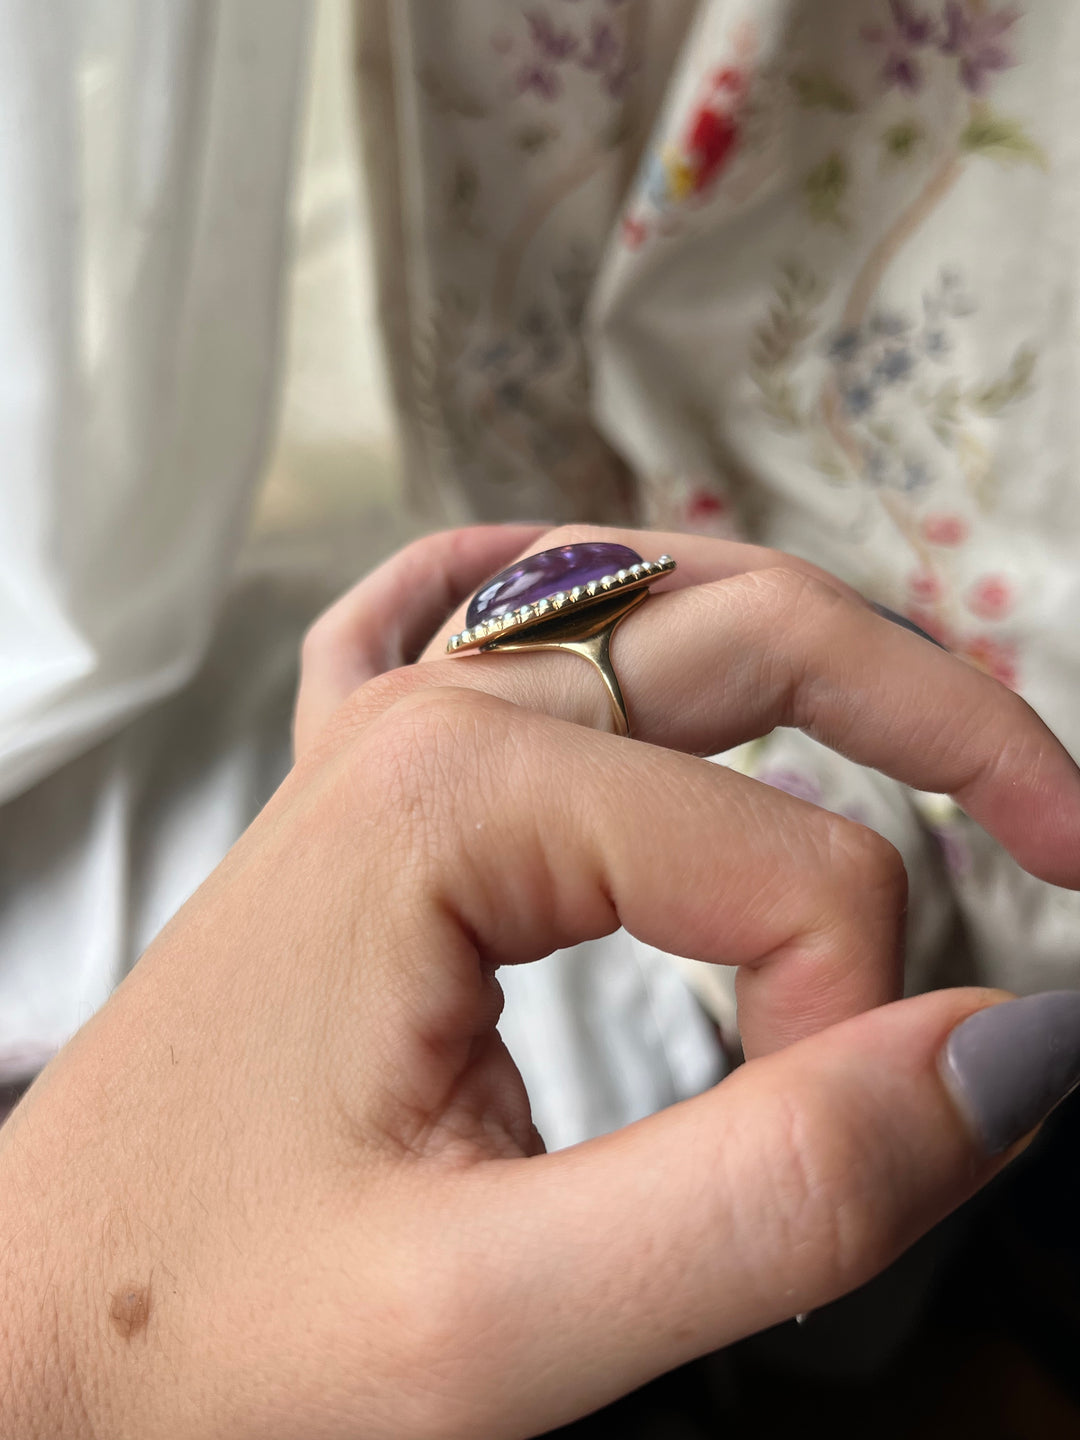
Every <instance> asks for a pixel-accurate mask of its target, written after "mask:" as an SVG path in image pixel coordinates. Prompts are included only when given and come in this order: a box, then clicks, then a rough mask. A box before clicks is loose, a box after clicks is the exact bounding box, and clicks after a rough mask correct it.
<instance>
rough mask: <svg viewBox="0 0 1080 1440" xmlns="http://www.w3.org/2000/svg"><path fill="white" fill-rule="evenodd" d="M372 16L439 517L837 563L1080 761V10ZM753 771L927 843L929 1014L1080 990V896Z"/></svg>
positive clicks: (374, 109)
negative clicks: (1024, 994) (1000, 687)
mask: <svg viewBox="0 0 1080 1440" xmlns="http://www.w3.org/2000/svg"><path fill="white" fill-rule="evenodd" d="M358 14H359V17H360V37H359V38H360V45H359V54H360V64H361V93H362V99H363V103H364V105H365V108H366V110H367V120H368V127H367V131H368V135H369V136H370V137H372V138H371V139H370V142H369V143H370V148H371V152H372V153H371V156H370V162H371V163H370V167H369V168H370V170H371V173H372V176H373V184H374V187H375V192H376V205H375V210H376V213H377V215H378V217H379V226H380V236H379V250H380V266H381V283H382V293H383V297H384V309H385V317H386V325H387V334H388V337H389V341H390V345H389V349H390V358H391V366H392V370H393V374H394V381H395V388H396V393H397V399H398V403H399V407H400V409H401V412H402V416H403V420H404V428H405V434H406V442H407V449H408V461H409V466H408V468H409V472H410V475H411V476H412V479H413V483H414V485H415V487H416V490H417V492H418V494H419V495H420V496H421V497H422V498H424V499H425V500H426V501H427V502H428V503H429V505H431V506H432V507H433V508H439V509H441V510H442V511H443V512H444V513H446V512H447V511H449V512H450V513H452V514H456V515H462V514H465V515H471V516H475V517H478V518H479V517H483V518H509V517H515V516H527V517H530V518H537V517H550V518H551V519H589V520H597V521H626V520H631V521H635V522H639V523H642V524H650V525H659V526H663V527H665V528H683V529H689V530H695V531H702V532H706V533H713V534H722V535H734V536H740V537H744V538H748V539H753V540H755V541H758V542H760V543H765V544H769V545H774V546H777V547H779V548H782V549H784V550H788V551H791V552H793V553H795V554H798V555H802V556H805V557H807V558H809V559H812V560H814V561H815V562H817V563H818V564H820V565H823V566H825V567H827V568H828V569H830V570H832V571H834V572H835V573H837V574H839V575H841V576H843V577H844V578H845V579H846V580H848V581H849V582H851V583H852V584H854V585H855V586H857V587H858V588H859V589H860V590H862V591H863V593H865V594H866V595H867V596H868V597H870V598H872V599H874V600H876V601H879V602H881V603H883V604H886V605H888V606H890V607H891V608H893V609H894V610H897V611H901V612H903V613H904V614H905V615H907V616H908V617H910V618H911V619H912V620H914V621H916V622H917V623H918V624H919V625H921V626H922V627H923V628H925V629H926V630H928V631H930V632H931V633H932V634H933V635H935V636H936V637H937V638H939V639H940V640H941V641H942V642H943V643H944V644H946V645H947V646H948V647H949V648H950V649H952V650H953V651H954V652H955V653H957V654H958V655H961V656H962V657H963V658H964V659H966V660H967V661H968V662H969V663H971V664H973V665H977V666H980V667H981V668H983V669H985V670H987V671H988V672H989V673H991V674H992V675H995V676H996V677H997V678H998V679H999V680H1001V681H1002V682H1003V683H1004V684H1006V685H1010V686H1012V687H1014V688H1015V689H1017V690H1019V691H1020V692H1021V693H1022V694H1023V695H1024V696H1025V697H1026V698H1027V699H1028V700H1029V701H1030V702H1031V703H1032V704H1033V705H1034V706H1035V708H1036V709H1037V710H1038V711H1039V712H1040V713H1041V714H1042V715H1043V716H1044V717H1045V718H1046V720H1047V721H1048V722H1049V724H1050V725H1051V726H1052V727H1053V728H1054V729H1055V730H1056V731H1057V733H1058V734H1059V735H1061V736H1062V738H1063V739H1064V741H1065V743H1066V744H1067V745H1069V746H1070V747H1071V748H1072V750H1073V752H1074V754H1077V755H1080V631H1078V627H1077V624H1076V622H1075V618H1074V616H1075V611H1074V604H1075V603H1076V602H1077V600H1078V598H1080V597H1078V592H1080V475H1078V473H1077V467H1078V463H1080V429H1078V427H1080V407H1078V406H1077V403H1076V398H1075V391H1076V387H1077V378H1078V377H1077V372H1078V368H1080V339H1078V334H1080V332H1078V318H1077V315H1078V299H1080V142H1078V141H1077V140H1076V138H1075V137H1076V136H1077V135H1078V134H1080V98H1078V96H1077V90H1076V86H1075V82H1074V77H1075V72H1076V65H1077V60H1078V58H1080V8H1078V7H1076V6H1073V5H1071V4H1070V3H1068V0H1045V3H1042V4H1039V5H1021V4H1004V3H1001V0H815V3H813V4H804V3H799V0H447V3H440V4H439V5H437V6H435V5H429V4H425V3H423V0H401V3H398V0H366V3H364V4H362V5H360V6H359V9H358ZM729 758H731V760H732V763H736V764H738V765H740V766H741V767H742V768H744V769H747V770H749V771H750V772H751V773H754V774H756V775H757V776H758V777H759V778H760V779H762V780H765V781H767V782H768V783H771V784H775V785H780V786H782V787H783V788H785V789H788V790H792V791H793V792H795V793H798V794H801V795H805V796H806V797H807V798H810V799H812V800H814V801H816V802H817V803H820V804H823V805H826V806H829V807H831V808H834V809H837V810H843V811H845V812H846V813H849V814H852V815H854V816H855V817H857V818H860V819H862V820H864V821H865V822H866V823H868V824H870V825H873V826H875V827H877V828H878V829H880V830H881V831H882V832H884V833H885V834H887V835H888V836H889V838H890V839H892V840H893V841H894V843H896V844H897V845H898V846H899V847H900V848H901V850H902V852H903V853H904V856H905V859H906V861H907V864H908V869H909V875H910V878H911V882H912V892H913V894H912V910H911V926H910V938H909V952H910V953H909V975H910V983H911V985H912V987H913V988H920V987H922V986H925V985H927V984H932V983H951V982H954V981H962V980H964V979H968V978H977V979H978V980H979V981H980V982H982V983H990V984H1003V985H1006V986H1009V987H1011V988H1014V989H1017V990H1021V991H1023V990H1036V989H1043V988H1048V987H1052V986H1062V985H1065V986H1067V985H1072V984H1075V983H1077V980H1078V979H1080V959H1078V957H1080V896H1075V895H1073V894H1071V893H1066V892H1063V891H1057V890H1054V889H1053V888H1051V887H1049V886H1046V885H1043V884H1041V883H1040V882H1038V881H1035V880H1033V879H1032V878H1031V877H1029V876H1027V875H1024V874H1023V873H1021V872H1020V871H1019V870H1018V868H1017V867H1016V866H1015V865H1014V864H1013V863H1012V861H1011V860H1009V859H1008V857H1007V856H1005V855H1003V854H1002V853H1001V852H1000V850H998V849H997V847H995V846H994V845H993V844H992V843H991V842H990V841H989V840H987V839H986V837H984V836H983V835H982V834H981V833H980V832H979V831H978V830H977V829H976V828H975V827H974V826H972V825H970V824H969V822H968V821H967V820H966V818H965V817H963V816H962V815H961V814H959V813H958V812H957V811H956V810H955V808H954V807H952V806H951V805H950V804H949V803H948V802H945V801H943V800H941V799H940V798H939V797H934V796H923V795H916V794H913V793H912V792H910V791H908V790H905V789H904V787H902V786H900V785H898V784H896V783H894V782H892V781H889V780H886V779H884V778H883V777H881V776H879V775H876V774H872V773H870V772H867V771H864V770H861V769H860V768H859V767H856V766H853V765H851V764H850V763H849V762H847V761H845V760H843V759H841V758H839V757H837V756H834V755H832V754H830V753H828V752H825V751H823V750H822V749H821V748H820V747H818V746H816V745H815V744H814V743H813V742H811V741H809V740H807V739H806V738H805V737H803V736H801V735H797V734H792V733H786V732H785V733H777V734H776V735H774V736H772V737H770V738H769V739H768V740H766V741H763V742H759V743H758V744H757V745H755V746H753V747H749V749H747V750H745V751H743V752H741V753H740V754H738V755H737V756H735V757H729ZM696 979H697V983H699V984H700V985H703V986H705V987H706V988H707V989H708V991H709V994H710V996H711V998H712V1000H713V1002H714V1008H715V1009H716V1011H717V1013H718V1014H719V1015H720V1016H721V1018H726V1017H727V1016H728V1015H730V1013H731V1002H730V996H729V993H728V992H727V990H726V988H725V987H724V985H723V983H722V982H721V981H719V980H718V979H717V976H716V974H715V972H712V971H710V972H708V974H707V975H706V976H704V977H701V976H697V977H696Z"/></svg>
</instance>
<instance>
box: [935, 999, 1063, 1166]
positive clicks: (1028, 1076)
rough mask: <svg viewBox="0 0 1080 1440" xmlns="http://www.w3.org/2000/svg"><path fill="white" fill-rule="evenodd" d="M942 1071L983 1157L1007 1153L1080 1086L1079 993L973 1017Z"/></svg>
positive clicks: (1015, 1003) (1008, 1004)
mask: <svg viewBox="0 0 1080 1440" xmlns="http://www.w3.org/2000/svg"><path fill="white" fill-rule="evenodd" d="M942 1070H943V1073H944V1075H945V1079H946V1082H947V1083H948V1085H949V1087H950V1089H951V1090H952V1092H953V1095H954V1097H955V1098H956V1101H957V1103H958V1104H959V1105H960V1107H961V1109H962V1110H963V1112H964V1113H965V1115H966V1116H967V1118H968V1119H969V1120H970V1122H971V1124H972V1126H973V1127H974V1129H975V1132H976V1134H977V1135H978V1136H979V1138H980V1139H981V1140H982V1143H983V1145H984V1146H985V1147H986V1149H987V1150H988V1151H989V1153H990V1154H991V1155H996V1154H998V1153H1000V1152H1001V1151H1002V1150H1007V1149H1008V1148H1009V1146H1010V1145H1015V1143H1016V1142H1017V1140H1021V1139H1023V1137H1024V1136H1025V1135H1027V1134H1028V1133H1029V1131H1031V1130H1034V1128H1035V1126H1036V1125H1038V1124H1039V1122H1040V1121H1041V1120H1044V1119H1045V1118H1046V1116H1047V1115H1049V1113H1050V1111H1051V1110H1053V1108H1054V1106H1055V1105H1057V1104H1058V1103H1059V1101H1061V1100H1064V1099H1065V1096H1066V1095H1068V1093H1069V1091H1070V1090H1072V1089H1074V1087H1075V1086H1076V1085H1077V1084H1080V991H1075V990H1049V991H1047V992H1046V993H1045V994H1042V995H1028V996H1027V997H1026V998H1025V999H1023V1000H1007V1001H1005V1002H1004V1003H1003V1004H1001V1005H991V1006H989V1007H988V1008H987V1009H986V1010H979V1011H977V1012H976V1013H975V1014H974V1015H972V1016H970V1017H969V1018H968V1019H967V1020H965V1021H964V1022H963V1024H961V1025H958V1026H957V1027H956V1029H955V1030H954V1031H953V1032H952V1034H951V1035H950V1036H949V1039H948V1041H947V1043H946V1045H945V1050H944V1052H943V1055H942Z"/></svg>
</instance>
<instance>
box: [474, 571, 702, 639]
mask: <svg viewBox="0 0 1080 1440" xmlns="http://www.w3.org/2000/svg"><path fill="white" fill-rule="evenodd" d="M674 569H675V561H674V560H673V559H672V558H671V556H670V555H661V556H660V559H659V560H642V561H641V562H640V563H639V564H635V565H631V566H630V567H629V568H628V569H626V570H617V571H616V572H615V573H614V574H613V575H604V576H603V577H602V578H601V579H599V580H590V581H589V583H588V584H587V585H575V586H574V587H573V588H572V589H571V590H558V591H556V592H555V594H554V595H545V596H544V597H543V598H542V599H540V600H536V601H534V602H533V603H532V604H531V605H522V606H521V607H520V609H517V610H512V611H510V613H509V614H508V615H500V616H498V617H497V618H496V619H494V620H487V621H484V622H483V623H482V624H480V625H477V626H474V627H473V629H471V630H462V631H460V632H459V633H458V634H457V635H452V636H451V637H450V639H449V640H448V641H447V642H446V651H447V654H448V655H460V654H461V652H462V651H463V650H479V649H481V648H482V647H483V646H485V645H489V644H490V643H491V642H492V641H493V640H497V639H498V638H499V637H500V636H503V635H507V634H510V633H516V634H522V633H524V632H525V631H527V630H530V629H532V628H533V627H534V626H536V625H541V624H546V623H547V622H548V621H550V620H553V619H554V618H555V617H556V616H557V615H568V614H569V613H570V612H571V611H579V610H586V609H588V607H589V606H590V605H593V604H596V603H598V602H599V601H602V600H606V599H608V598H609V597H610V596H613V595H617V594H627V593H629V592H630V591H633V590H641V589H644V588H645V586H647V585H652V584H654V583H655V582H656V581H657V580H660V579H662V578H663V577H664V576H665V575H670V574H671V572H672V571H673V570H674Z"/></svg>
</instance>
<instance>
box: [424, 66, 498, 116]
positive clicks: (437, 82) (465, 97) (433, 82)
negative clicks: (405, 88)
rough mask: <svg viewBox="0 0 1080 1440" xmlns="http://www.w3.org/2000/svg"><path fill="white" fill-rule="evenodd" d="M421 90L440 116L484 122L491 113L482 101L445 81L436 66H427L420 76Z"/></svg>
mask: <svg viewBox="0 0 1080 1440" xmlns="http://www.w3.org/2000/svg"><path fill="white" fill-rule="evenodd" d="M418 78H419V80H420V88H421V89H422V90H423V92H424V94H425V95H426V96H427V98H428V100H429V101H430V102H431V107H432V109H433V110H436V111H438V112H439V114H440V115H460V116H461V118H462V119H463V120H484V119H486V118H487V116H488V114H489V113H490V110H489V107H488V106H487V105H485V104H484V102H483V101H482V100H477V99H476V97H475V96H474V95H470V94H469V93H468V92H467V91H466V90H464V89H462V88H459V87H457V86H455V85H454V84H453V83H452V82H449V81H447V80H444V78H443V77H442V76H441V75H440V74H439V72H438V71H437V70H436V69H435V68H434V66H430V65H429V66H427V67H426V68H425V69H423V70H421V72H420V75H419V77H418Z"/></svg>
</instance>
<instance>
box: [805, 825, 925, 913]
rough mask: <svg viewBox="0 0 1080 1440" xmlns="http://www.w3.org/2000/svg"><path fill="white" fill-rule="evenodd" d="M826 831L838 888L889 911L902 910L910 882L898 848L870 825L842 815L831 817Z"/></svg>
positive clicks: (832, 872) (832, 868) (831, 866)
mask: <svg viewBox="0 0 1080 1440" xmlns="http://www.w3.org/2000/svg"><path fill="white" fill-rule="evenodd" d="M825 828H826V844H827V854H828V858H829V870H830V872H831V874H832V876H833V878H834V881H835V883H836V886H837V888H838V889H840V890H842V891H844V892H845V893H846V894H854V895H858V896H864V897H867V898H869V899H871V900H872V901H874V902H875V903H877V904H878V905H884V906H886V907H887V908H888V909H889V910H890V911H891V910H902V909H903V908H904V906H905V905H906V903H907V887H908V878H907V870H906V869H905V867H904V861H903V858H902V857H901V855H900V852H899V851H898V850H897V848H896V846H895V845H893V844H892V843H891V842H890V841H889V840H886V838H885V837H884V835H881V834H879V833H878V831H876V830H871V829H870V827H869V826H868V825H860V824H859V823H858V822H857V821H855V820H848V819H846V818H845V817H844V816H842V815H833V814H829V815H828V816H827V819H826V822H825Z"/></svg>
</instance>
